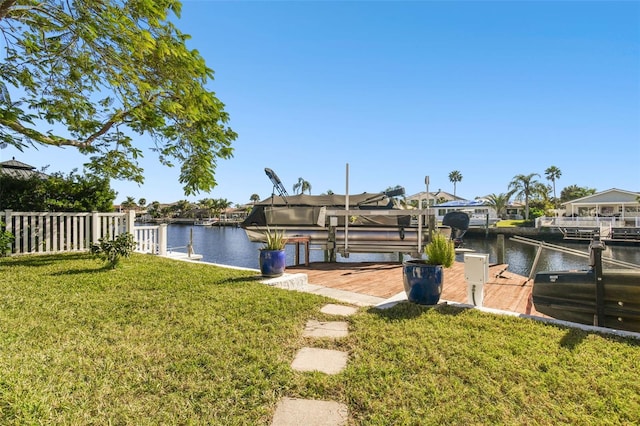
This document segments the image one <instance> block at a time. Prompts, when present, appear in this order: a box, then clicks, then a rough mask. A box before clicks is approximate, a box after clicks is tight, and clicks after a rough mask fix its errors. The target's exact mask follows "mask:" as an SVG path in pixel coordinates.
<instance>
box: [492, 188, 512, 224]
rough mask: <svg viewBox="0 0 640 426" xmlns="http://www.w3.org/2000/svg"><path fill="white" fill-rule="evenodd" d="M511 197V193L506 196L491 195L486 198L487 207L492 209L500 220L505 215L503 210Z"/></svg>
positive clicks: (501, 194)
mask: <svg viewBox="0 0 640 426" xmlns="http://www.w3.org/2000/svg"><path fill="white" fill-rule="evenodd" d="M512 195H513V191H509V192H507V193H506V194H505V193H500V194H498V195H496V194H491V195H489V196H488V197H487V205H488V206H490V207H493V208H494V209H495V211H496V214H497V215H498V217H499V218H502V215H503V214H504V213H505V210H506V209H507V207H508V206H509V199H510V198H511V196H512Z"/></svg>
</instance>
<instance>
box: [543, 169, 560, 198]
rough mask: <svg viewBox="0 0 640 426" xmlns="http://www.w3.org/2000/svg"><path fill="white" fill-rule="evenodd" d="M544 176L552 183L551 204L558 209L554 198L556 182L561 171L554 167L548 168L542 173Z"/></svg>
mask: <svg viewBox="0 0 640 426" xmlns="http://www.w3.org/2000/svg"><path fill="white" fill-rule="evenodd" d="M544 175H545V176H546V177H547V179H548V180H550V181H551V182H552V183H553V203H554V205H555V207H558V198H557V197H556V180H558V179H560V176H562V171H560V169H559V168H557V167H556V166H550V167H548V168H547V170H545V171H544Z"/></svg>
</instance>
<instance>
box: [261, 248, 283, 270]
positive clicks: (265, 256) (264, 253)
mask: <svg viewBox="0 0 640 426" xmlns="http://www.w3.org/2000/svg"><path fill="white" fill-rule="evenodd" d="M285 265H286V255H285V251H284V250H264V249H263V250H260V272H261V273H262V276H263V277H279V276H280V275H282V274H284V267H285Z"/></svg>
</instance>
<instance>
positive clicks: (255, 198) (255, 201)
mask: <svg viewBox="0 0 640 426" xmlns="http://www.w3.org/2000/svg"><path fill="white" fill-rule="evenodd" d="M249 201H253V204H255V203H257V202H258V201H260V196H259V195H258V194H251V197H249Z"/></svg>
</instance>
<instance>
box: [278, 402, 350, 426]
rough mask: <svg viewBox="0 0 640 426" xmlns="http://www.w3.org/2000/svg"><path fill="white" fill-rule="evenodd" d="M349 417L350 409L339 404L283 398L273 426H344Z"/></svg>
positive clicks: (279, 403)
mask: <svg viewBox="0 0 640 426" xmlns="http://www.w3.org/2000/svg"><path fill="white" fill-rule="evenodd" d="M348 417H349V409H348V408H347V406H346V405H344V404H340V403H339V402H334V401H317V400H313V399H298V398H283V399H282V400H281V401H280V402H278V405H277V406H276V412H275V415H274V416H273V420H272V422H271V426H302V425H304V426H342V425H346V424H347V420H348Z"/></svg>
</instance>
